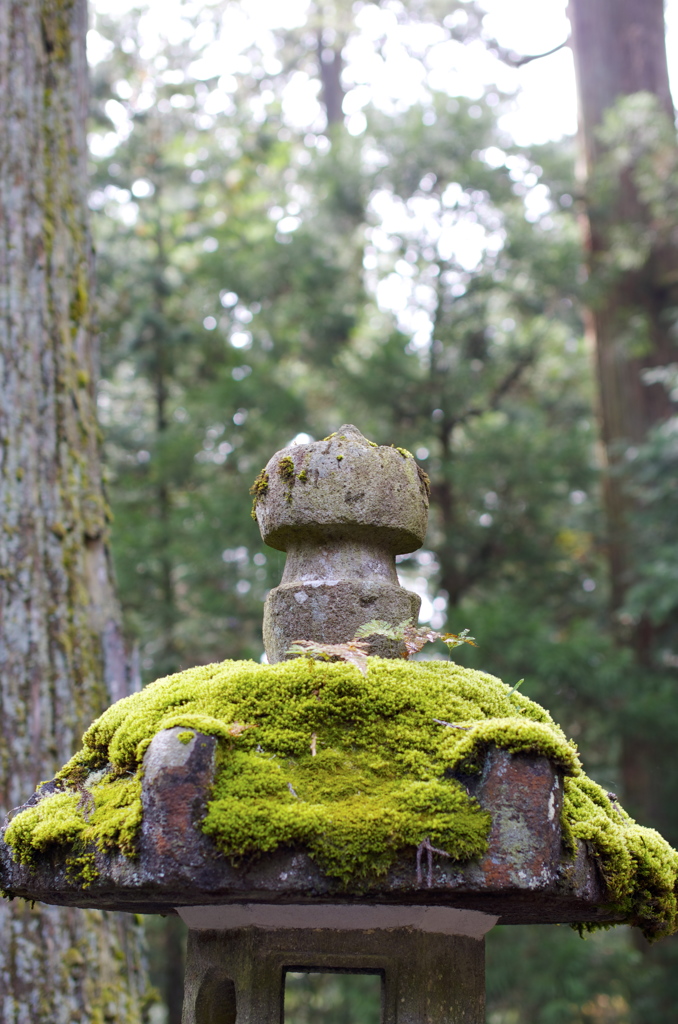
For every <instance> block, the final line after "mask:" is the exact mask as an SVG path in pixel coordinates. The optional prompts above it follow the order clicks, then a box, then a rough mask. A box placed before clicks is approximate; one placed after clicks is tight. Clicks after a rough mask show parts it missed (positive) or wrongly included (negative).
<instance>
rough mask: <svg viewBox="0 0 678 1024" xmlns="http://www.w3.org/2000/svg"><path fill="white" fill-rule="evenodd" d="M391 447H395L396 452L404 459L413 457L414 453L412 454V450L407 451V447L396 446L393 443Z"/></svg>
mask: <svg viewBox="0 0 678 1024" xmlns="http://www.w3.org/2000/svg"><path fill="white" fill-rule="evenodd" d="M392 447H393V448H395V450H396V451H397V452H398V454H399V455H402V457H403V458H404V459H413V458H414V455H413V454H412V452H408V450H407V448H397V447H396V446H395V445H393V446H392Z"/></svg>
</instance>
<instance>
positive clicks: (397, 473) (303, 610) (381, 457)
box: [253, 424, 428, 662]
mask: <svg viewBox="0 0 678 1024" xmlns="http://www.w3.org/2000/svg"><path fill="white" fill-rule="evenodd" d="M253 492H254V498H255V508H254V511H255V515H256V519H257V522H258V523H259V529H260V530H261V536H262V537H263V539H264V541H265V543H266V544H268V545H270V546H271V547H274V548H277V549H278V550H279V551H286V552H287V562H286V565H285V572H284V574H283V578H282V582H281V584H280V586H279V587H276V588H275V589H274V590H272V591H271V592H270V594H269V595H268V598H267V599H266V605H265V608H264V644H265V647H266V654H267V656H268V659H269V661H271V662H275V661H280V660H281V659H282V658H283V657H284V655H285V652H286V650H287V648H288V647H289V645H290V644H291V643H293V642H294V641H295V640H314V641H316V642H317V643H343V642H346V641H347V640H350V639H351V638H352V637H353V636H354V635H355V632H356V630H357V629H358V628H359V627H360V626H362V625H363V624H364V623H366V622H369V621H370V620H372V619H381V620H384V621H386V622H389V623H391V624H393V625H396V624H397V623H399V622H402V621H403V620H405V619H410V620H412V619H414V620H415V621H416V618H417V616H418V614H419V606H420V604H421V600H420V598H419V597H418V596H417V595H416V594H413V593H411V592H410V591H408V590H403V588H402V587H401V586H400V584H399V582H398V576H397V574H396V569H395V555H397V554H405V553H407V552H410V551H416V549H417V548H419V547H421V545H422V544H423V542H424V537H425V536H426V524H427V520H428V479H427V477H426V474H425V473H423V471H422V470H421V469H420V468H419V466H418V465H417V463H416V462H415V461H414V458H413V457H412V456H411V455H410V453H409V452H407V451H406V450H405V449H404V448H392V447H386V446H380V445H375V444H374V443H373V442H372V441H368V440H367V439H366V438H365V437H363V435H362V434H361V433H360V431H359V430H357V428H356V427H354V426H351V425H350V424H347V425H345V426H343V427H340V429H339V430H338V431H337V432H336V433H335V434H331V435H330V436H329V437H328V438H326V439H325V440H324V441H314V442H312V443H310V444H300V445H294V446H293V447H291V448H283V449H282V451H279V452H276V454H275V455H274V456H273V458H272V459H270V461H269V462H268V464H267V466H266V468H265V469H264V470H263V472H262V473H261V474H260V475H259V477H258V478H257V481H256V483H255V486H254V488H253ZM375 653H376V651H375Z"/></svg>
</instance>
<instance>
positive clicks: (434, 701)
mask: <svg viewBox="0 0 678 1024" xmlns="http://www.w3.org/2000/svg"><path fill="white" fill-rule="evenodd" d="M436 719H437V720H438V722H436ZM439 722H444V723H453V724H454V725H463V726H465V728H463V729H456V728H448V727H446V726H445V725H441V724H439ZM175 726H179V727H183V728H185V729H186V730H187V731H188V730H190V731H191V732H190V733H188V732H187V733H186V734H184V735H192V732H193V731H195V732H202V733H207V734H209V735H213V736H215V737H216V738H217V740H218V758H217V775H216V781H215V784H214V788H213V791H212V793H211V798H210V800H209V802H208V807H207V813H206V816H205V818H204V820H203V822H202V825H201V827H202V829H203V831H204V832H205V833H206V834H208V835H209V836H211V837H212V839H213V840H214V842H215V843H216V845H217V846H218V848H219V849H220V850H221V851H222V853H223V854H224V855H226V856H227V857H229V858H231V859H232V860H233V861H234V862H236V863H237V862H238V860H239V859H241V858H243V857H250V856H253V855H256V854H257V853H265V852H268V851H272V850H275V849H276V848H277V847H281V846H293V847H294V846H296V847H300V848H303V849H305V850H307V851H308V853H309V854H310V856H311V857H313V859H314V860H315V861H316V862H317V863H318V865H319V866H320V867H321V868H322V869H323V870H324V871H325V872H327V873H328V874H329V875H331V876H333V877H336V878H339V879H342V880H344V881H345V882H359V881H360V880H364V879H368V878H370V877H374V876H378V875H380V874H383V873H385V872H386V871H388V869H389V868H390V867H391V866H392V865H393V864H394V862H395V860H396V859H397V857H398V856H400V855H401V854H402V853H403V852H404V851H406V850H407V849H413V848H414V847H416V846H417V845H418V844H419V843H421V842H422V840H423V839H425V838H426V837H428V838H429V839H430V841H431V842H432V843H433V845H434V846H436V847H438V848H442V849H444V850H446V851H447V852H448V853H449V854H450V856H451V857H452V858H453V859H454V860H457V861H467V860H469V859H471V858H473V857H478V856H481V855H482V854H483V853H484V851H485V850H486V848H487V839H488V835H489V830H490V824H491V822H490V816H489V814H488V813H487V812H486V811H484V810H483V809H482V808H481V807H480V805H479V804H478V803H477V801H475V800H474V799H473V798H472V797H470V796H469V795H468V793H467V791H466V789H465V788H464V787H463V786H462V785H461V783H460V782H458V781H456V779H455V778H453V777H452V775H453V773H455V772H463V773H473V772H477V771H479V770H480V769H481V767H482V764H483V760H484V756H485V753H486V751H487V749H488V748H489V747H491V746H496V747H499V748H501V749H504V750H509V751H511V752H514V753H530V754H537V755H544V756H545V757H547V758H549V759H550V760H551V761H552V762H553V763H554V764H556V765H557V766H558V767H560V768H561V769H562V770H563V772H564V773H565V775H566V779H565V803H564V810H563V828H564V836H565V841H566V843H567V844H569V846H570V848H571V850H574V847H575V843H576V840H582V841H584V842H586V844H587V845H588V848H589V849H590V850H591V851H592V852H593V853H594V854H595V855H596V856H597V857H598V858H599V863H600V867H601V870H602V873H603V875H604V877H605V879H606V881H607V884H608V886H609V889H610V895H611V899H612V901H613V902H614V904H615V906H616V907H617V908H619V909H620V910H621V911H622V912H623V913H624V914H625V915H626V919H627V920H628V921H629V922H630V923H633V924H638V925H639V926H640V927H641V928H643V929H644V931H645V932H646V934H647V935H648V936H650V937H655V938H656V937H659V936H661V935H664V934H668V933H670V932H671V931H674V930H675V928H676V924H677V918H676V876H677V874H678V854H676V852H675V851H674V850H672V849H671V847H670V846H669V845H668V843H666V842H665V841H664V840H663V839H662V838H661V836H659V835H658V833H656V832H654V831H652V830H651V829H645V828H641V827H640V826H638V825H637V824H636V823H635V822H634V821H633V820H632V819H631V818H630V817H629V816H628V815H627V814H626V813H625V812H624V811H623V810H622V809H621V807H620V806H619V805H618V803H616V801H615V802H614V803H613V802H612V801H611V800H610V799H609V797H608V796H607V795H606V793H605V792H604V790H602V789H601V787H600V786H598V785H597V784H596V783H594V782H592V781H591V780H590V779H588V778H587V776H586V775H585V774H584V772H583V770H582V768H581V765H580V763H579V759H578V756H577V751H576V747H575V745H574V744H573V743H572V742H571V741H568V740H567V738H566V737H565V735H564V733H563V732H562V730H561V729H560V728H559V727H558V726H557V725H556V724H555V723H554V721H553V720H552V718H551V717H550V715H549V714H548V712H547V711H545V710H544V709H543V708H542V707H540V706H539V705H538V704H536V703H534V702H533V701H531V700H529V699H528V698H527V697H525V696H524V695H523V694H521V693H518V692H517V691H515V690H513V691H512V690H511V689H510V688H509V687H508V686H507V685H506V684H504V683H502V682H501V681H500V680H499V679H496V678H495V677H493V676H490V675H486V674H484V673H481V672H476V671H472V670H470V669H465V668H462V667H460V666H458V665H455V664H454V663H452V662H439V661H431V662H414V663H405V662H400V661H394V660H386V659H381V658H370V659H369V662H368V671H367V675H366V676H363V675H362V674H361V673H360V672H359V671H358V670H357V669H356V668H354V667H353V666H351V665H347V664H345V663H329V662H320V661H314V660H311V659H308V658H297V659H294V660H292V661H287V662H283V663H281V664H278V665H259V664H256V663H254V662H229V661H227V662H223V663H221V664H215V665H207V666H200V667H198V668H194V669H189V670H187V671H185V672H181V673H179V674H177V675H174V676H169V677H167V678H166V679H160V680H158V681H157V682H155V683H152V684H151V685H150V686H147V687H146V688H145V689H144V690H142V691H141V692H140V693H137V694H134V695H133V696H131V697H127V698H125V699H124V700H121V701H118V703H117V704H114V705H113V706H112V707H111V708H109V709H108V711H106V712H105V714H103V715H102V716H101V718H99V719H97V721H95V722H94V723H93V725H91V726H90V728H89V729H88V730H87V732H86V733H85V736H84V738H83V747H82V749H81V750H80V751H79V752H78V753H77V754H76V755H75V756H74V757H73V758H72V759H71V761H69V762H68V764H67V765H65V767H64V768H63V769H62V770H61V772H60V773H59V775H58V776H57V783H58V785H60V786H62V787H63V789H62V790H61V791H59V792H56V793H54V794H52V795H49V796H46V797H45V798H44V799H43V800H42V801H40V802H38V803H37V804H35V805H33V806H31V807H29V808H27V809H26V810H25V811H23V812H22V813H21V814H19V815H17V816H16V817H15V818H14V819H13V820H12V822H11V823H10V825H9V827H8V828H7V831H6V834H5V839H6V841H7V842H8V843H9V844H10V846H11V847H12V849H13V851H14V854H15V856H16V857H17V858H18V859H19V860H20V861H22V862H24V863H26V862H28V863H30V862H31V861H32V860H34V859H35V857H36V856H38V855H39V854H41V853H44V852H45V851H47V850H48V849H49V848H50V847H54V846H64V847H68V848H69V849H70V850H72V851H74V853H73V856H74V858H76V860H77V858H82V857H83V856H84V854H85V851H87V850H94V849H98V850H101V851H111V850H120V851H122V852H123V853H124V854H125V855H127V856H133V855H134V853H135V842H136V837H137V835H138V831H139V825H140V823H141V813H142V811H141V774H142V762H143V757H144V754H145V751H146V749H147V748H148V745H149V744H150V742H151V740H152V739H153V737H154V736H155V735H156V734H157V733H158V732H159V731H161V730H162V729H168V728H172V727H175ZM76 867H77V865H76ZM84 873H85V875H86V871H85V872H84Z"/></svg>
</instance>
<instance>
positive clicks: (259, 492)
mask: <svg viewBox="0 0 678 1024" xmlns="http://www.w3.org/2000/svg"><path fill="white" fill-rule="evenodd" d="M268 483H269V480H268V473H267V472H266V470H265V469H262V470H261V472H260V473H259V474H258V475H257V477H256V479H255V481H254V483H253V484H252V486H251V487H250V494H251V495H252V513H251V515H252V519H256V518H257V502H259V501H261V499H262V498H264V497H265V496H266V492H267V491H268Z"/></svg>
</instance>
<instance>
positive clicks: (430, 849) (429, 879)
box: [417, 836, 450, 889]
mask: <svg viewBox="0 0 678 1024" xmlns="http://www.w3.org/2000/svg"><path fill="white" fill-rule="evenodd" d="M424 853H425V854H426V859H427V872H426V885H427V886H428V888H429V889H430V888H431V886H432V885H433V854H434V853H437V854H439V856H441V857H448V858H449V856H450V854H449V853H447V851H446V850H439V849H438V848H437V847H436V846H432V845H431V840H430V839H429V837H428V836H426V838H425V839H422V841H421V842H420V843H419V846H418V847H417V885H422V884H423V875H422V871H421V859H422V857H423V855H424Z"/></svg>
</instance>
